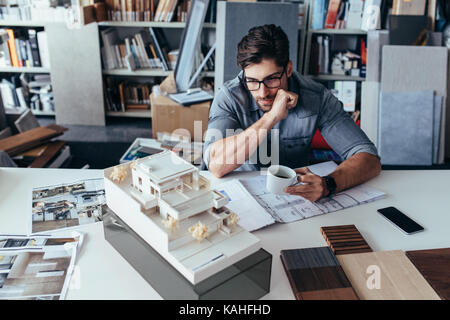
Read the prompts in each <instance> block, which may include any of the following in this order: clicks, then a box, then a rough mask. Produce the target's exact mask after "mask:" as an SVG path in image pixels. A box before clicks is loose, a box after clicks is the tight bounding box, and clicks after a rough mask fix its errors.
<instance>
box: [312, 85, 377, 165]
mask: <svg viewBox="0 0 450 320" xmlns="http://www.w3.org/2000/svg"><path fill="white" fill-rule="evenodd" d="M318 127H319V130H320V132H321V134H322V136H323V137H324V139H325V140H326V142H327V143H328V144H329V145H330V147H331V148H332V149H333V150H334V151H335V152H336V153H337V154H339V156H341V158H342V159H348V158H350V157H351V156H353V155H354V154H357V153H360V152H367V153H370V154H373V155H374V156H376V157H378V158H379V155H378V151H377V148H376V147H375V145H374V144H373V143H372V142H371V141H370V139H369V138H368V137H367V135H366V134H365V133H364V131H362V130H361V128H360V127H358V126H357V125H356V123H355V122H354V121H353V119H352V118H351V117H350V116H349V115H348V113H347V112H345V111H344V109H343V106H342V102H340V101H339V100H338V99H337V98H336V97H335V96H334V95H333V94H332V93H331V91H329V90H325V91H324V93H323V99H322V103H321V106H320V118H319V123H318Z"/></svg>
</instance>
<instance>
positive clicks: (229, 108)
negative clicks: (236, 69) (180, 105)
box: [203, 89, 241, 168]
mask: <svg viewBox="0 0 450 320" xmlns="http://www.w3.org/2000/svg"><path fill="white" fill-rule="evenodd" d="M240 128H241V125H240V123H239V121H238V119H237V118H236V113H235V112H234V111H233V104H232V103H231V99H230V97H229V96H228V95H227V93H226V89H221V90H220V91H219V92H218V93H217V94H216V96H215V97H214V100H213V102H212V104H211V108H210V111H209V121H208V129H207V131H206V135H205V143H204V146H203V161H204V163H205V164H206V167H208V168H209V153H210V150H211V145H212V144H213V143H214V142H216V141H219V140H222V139H224V138H226V137H227V130H233V131H234V130H236V129H240Z"/></svg>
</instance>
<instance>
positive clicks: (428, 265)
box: [406, 248, 450, 300]
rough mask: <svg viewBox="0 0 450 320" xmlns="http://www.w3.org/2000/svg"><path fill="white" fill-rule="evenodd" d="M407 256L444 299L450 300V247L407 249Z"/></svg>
mask: <svg viewBox="0 0 450 320" xmlns="http://www.w3.org/2000/svg"><path fill="white" fill-rule="evenodd" d="M406 256H407V257H408V258H409V260H411V262H412V263H413V264H414V266H415V267H416V268H417V269H418V270H419V272H420V273H421V274H422V276H423V277H424V278H425V279H426V280H427V281H428V283H429V284H430V285H431V287H432V288H433V289H434V290H435V291H436V293H437V294H438V295H439V297H441V299H444V300H450V248H443V249H430V250H416V251H407V252H406Z"/></svg>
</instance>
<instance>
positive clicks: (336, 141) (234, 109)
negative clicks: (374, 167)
mask: <svg viewBox="0 0 450 320" xmlns="http://www.w3.org/2000/svg"><path fill="white" fill-rule="evenodd" d="M241 75H242V71H241V73H240V74H239V75H238V76H237V77H236V78H234V79H232V80H230V81H228V82H226V83H225V84H224V85H223V87H222V88H221V89H220V90H219V91H218V93H217V95H216V96H215V98H214V101H213V102H212V105H211V109H210V112H209V123H208V131H207V134H206V137H205V145H204V154H203V159H204V162H205V164H206V166H208V163H209V152H210V149H211V144H212V143H213V142H214V141H216V140H220V139H223V138H226V137H227V136H230V131H231V132H232V131H233V130H238V131H235V133H234V134H238V133H239V132H242V130H245V129H247V128H248V127H250V126H251V125H252V124H254V123H255V122H256V121H258V120H259V119H260V118H261V117H262V116H263V114H264V112H263V111H262V110H261V109H260V108H259V106H258V104H257V103H256V101H255V99H254V98H253V96H252V95H251V93H250V92H249V91H248V90H247V89H246V88H245V87H244V85H243V84H242V83H241V81H240V80H239V78H240V77H241ZM288 90H289V91H291V92H295V93H297V94H298V102H297V105H296V106H295V107H294V108H292V109H290V110H289V114H288V117H287V118H286V119H284V120H281V121H280V122H279V123H277V124H276V125H275V126H274V128H273V129H272V132H271V133H270V134H268V136H267V150H265V149H264V150H261V149H262V148H265V146H263V144H264V142H263V143H262V144H260V146H259V147H258V150H257V151H256V152H255V155H253V157H251V158H250V159H249V160H247V161H246V162H245V163H244V164H243V165H242V166H240V167H239V168H238V169H237V170H247V171H248V170H260V169H261V168H262V167H267V166H270V165H273V164H281V165H285V166H288V167H291V168H299V167H304V166H306V165H308V155H309V150H310V144H311V140H312V138H313V136H314V133H315V132H316V130H317V129H320V131H321V133H322V136H323V137H324V139H325V140H326V141H327V143H328V144H329V145H330V147H331V148H333V150H334V151H335V152H336V153H338V154H339V155H340V156H341V158H343V159H347V158H349V157H351V156H352V155H354V154H356V153H359V152H368V153H370V154H373V155H375V156H377V157H378V153H377V149H376V147H375V146H374V144H373V143H372V142H371V141H370V140H369V138H368V137H367V136H366V134H365V133H364V132H363V131H362V130H361V129H360V128H359V127H358V126H357V125H356V124H355V123H354V121H353V120H352V118H351V117H350V116H349V115H348V114H347V113H346V112H345V111H344V109H343V107H342V103H341V102H340V101H339V100H338V99H337V98H336V97H335V96H334V95H333V94H332V93H331V91H330V90H328V89H326V88H325V87H324V86H323V85H321V84H319V83H317V82H314V81H312V80H310V79H308V78H306V77H303V76H301V75H299V74H298V73H297V72H293V74H292V76H291V77H290V78H289V79H288ZM239 129H241V131H239ZM274 129H278V130H279V131H277V130H275V131H274ZM227 131H228V134H227ZM219 132H220V133H221V135H218V133H219ZM277 133H278V134H277ZM277 141H278V143H277ZM277 146H278V150H279V153H278V152H277V151H278V150H277ZM266 154H267V155H269V157H270V159H271V162H268V161H267V157H265V155H266ZM261 155H262V156H261ZM277 155H278V157H277ZM277 158H278V159H277ZM277 160H278V161H277ZM277 162H278V163H277Z"/></svg>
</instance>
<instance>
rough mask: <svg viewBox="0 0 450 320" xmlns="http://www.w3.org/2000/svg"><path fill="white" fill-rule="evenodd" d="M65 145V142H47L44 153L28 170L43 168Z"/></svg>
mask: <svg viewBox="0 0 450 320" xmlns="http://www.w3.org/2000/svg"><path fill="white" fill-rule="evenodd" d="M65 145H66V142H65V141H52V142H49V143H48V144H47V148H46V149H45V150H44V152H43V153H42V154H41V155H40V156H39V157H37V158H36V159H35V160H34V161H33V162H32V163H31V164H30V166H29V168H44V167H45V165H46V164H48V163H49V162H50V160H52V159H53V158H54V157H55V156H56V155H57V154H58V152H59V151H60V150H61V149H62V148H63V147H64V146H65Z"/></svg>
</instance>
